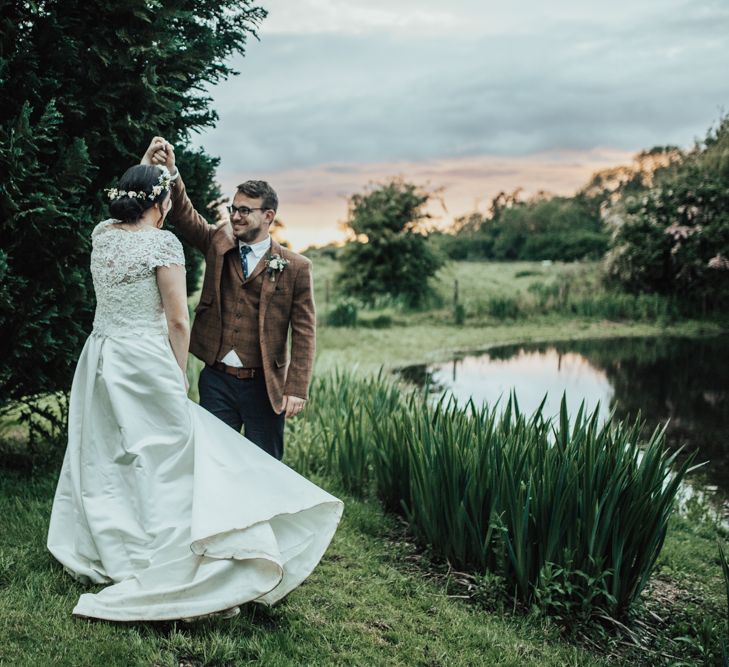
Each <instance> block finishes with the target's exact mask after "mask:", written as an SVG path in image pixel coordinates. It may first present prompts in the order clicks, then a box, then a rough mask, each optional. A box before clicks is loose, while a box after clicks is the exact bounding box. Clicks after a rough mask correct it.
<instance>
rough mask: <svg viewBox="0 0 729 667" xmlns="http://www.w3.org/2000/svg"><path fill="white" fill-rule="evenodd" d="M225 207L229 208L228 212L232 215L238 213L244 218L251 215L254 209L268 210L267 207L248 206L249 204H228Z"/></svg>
mask: <svg viewBox="0 0 729 667" xmlns="http://www.w3.org/2000/svg"><path fill="white" fill-rule="evenodd" d="M225 208H227V209H228V213H230V214H231V215H235V214H236V213H238V214H240V216H241V217H242V218H245V217H246V216H247V215H250V214H251V213H252V212H253V211H265V210H266V209H265V208H248V206H226V207H225Z"/></svg>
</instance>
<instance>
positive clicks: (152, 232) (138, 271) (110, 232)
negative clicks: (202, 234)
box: [91, 220, 185, 336]
mask: <svg viewBox="0 0 729 667" xmlns="http://www.w3.org/2000/svg"><path fill="white" fill-rule="evenodd" d="M116 222H117V221H116V220H104V221H103V222H100V223H99V224H98V225H96V227H95V228H94V231H93V232H92V234H91V243H92V247H91V275H92V277H93V279H94V290H95V291H96V314H95V316H94V333H96V334H101V335H106V336H113V335H137V334H166V333H167V321H166V319H165V316H164V311H163V309H162V298H161V297H160V293H159V289H158V287H157V276H156V272H155V269H156V268H157V267H158V266H170V265H171V264H181V265H182V266H184V265H185V255H184V254H183V251H182V244H181V243H180V242H179V241H178V240H177V237H176V236H175V235H174V234H173V233H172V232H168V231H166V230H160V229H154V228H145V229H141V230H139V231H128V230H126V229H123V228H120V227H117V226H116V225H115V224H114V223H116Z"/></svg>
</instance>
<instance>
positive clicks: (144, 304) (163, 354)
mask: <svg viewBox="0 0 729 667" xmlns="http://www.w3.org/2000/svg"><path fill="white" fill-rule="evenodd" d="M173 186H174V182H173V181H172V179H171V178H170V175H169V172H168V171H167V170H166V169H165V168H160V167H156V166H149V165H137V166H134V167H132V168H131V169H129V170H128V171H127V172H126V173H125V174H124V176H123V177H122V178H121V180H120V181H119V183H118V185H117V187H116V188H112V189H111V190H109V191H108V195H109V199H110V200H111V201H110V211H111V214H112V216H113V217H112V219H110V220H105V221H103V222H101V223H99V224H98V225H97V226H96V228H95V229H94V230H93V232H92V235H91V238H92V252H91V272H92V276H93V280H94V289H95V291H96V299H97V306H96V314H95V319H94V326H93V331H92V333H91V335H90V336H89V338H88V340H87V341H86V344H85V346H84V348H83V351H82V352H81V356H80V358H79V361H78V365H77V367H76V372H75V375H74V378H73V385H72V387H71V398H70V409H69V427H68V446H67V449H66V453H65V457H64V461H63V467H62V469H61V474H60V478H59V481H58V487H57V490H56V494H55V498H54V501H53V510H52V513H51V520H50V527H49V531H48V549H49V550H50V551H51V553H52V554H53V555H54V556H55V558H57V559H58V560H59V561H60V562H61V563H62V564H63V566H64V568H65V569H66V571H67V572H69V574H71V575H72V576H74V577H75V578H77V579H79V580H81V581H83V582H85V583H91V584H101V585H103V584H106V587H105V588H103V589H101V590H100V591H99V592H97V593H86V594H84V595H82V596H81V598H80V599H79V601H78V603H77V605H76V607H75V608H74V610H73V613H74V614H76V615H78V616H84V617H95V618H101V619H108V620H113V621H135V620H143V621H150V620H168V619H181V618H191V617H200V616H206V615H210V614H222V615H225V616H232V615H235V614H236V613H238V611H239V608H238V605H241V604H243V603H245V602H249V601H255V602H259V603H263V604H266V605H269V606H270V605H272V604H274V603H276V602H277V601H278V600H280V599H281V598H283V597H284V596H285V595H287V594H288V593H289V592H290V591H292V590H293V589H294V588H296V587H297V586H298V585H299V584H301V583H302V582H303V581H304V579H306V578H307V577H308V576H309V574H311V572H312V570H313V569H314V568H315V567H316V565H317V563H318V562H319V560H320V559H321V557H322V555H323V554H324V552H325V551H326V549H327V547H328V545H329V543H330V541H331V539H332V537H333V535H334V532H335V531H336V528H337V525H338V523H339V520H340V518H341V515H342V510H343V504H342V502H341V501H340V500H338V499H337V498H335V497H334V496H332V495H330V494H329V493H327V492H326V491H324V490H323V489H321V488H319V487H318V486H316V485H315V484H313V483H311V482H309V481H308V480H307V479H305V478H303V477H301V476H300V475H298V474H297V473H296V472H294V471H293V470H291V469H290V468H288V467H287V466H286V465H284V464H283V463H281V462H279V461H278V460H276V459H275V458H274V457H272V456H270V455H269V454H267V453H266V452H265V451H263V450H262V449H260V448H259V447H257V446H256V445H255V444H253V443H252V442H250V441H249V440H247V439H246V438H244V437H243V436H242V435H240V434H238V433H236V432H235V431H234V430H233V429H231V428H230V427H228V426H227V425H226V424H224V423H223V422H222V421H219V420H218V419H217V418H216V417H214V416H213V415H211V414H210V413H209V412H207V411H206V410H204V409H202V408H201V407H200V406H198V405H197V404H196V403H194V402H192V401H190V400H189V399H188V398H187V393H186V390H187V382H186V379H185V377H186V376H185V368H186V364H187V346H188V343H189V321H188V310H187V295H186V291H185V268H184V267H185V261H184V256H183V252H182V246H181V244H180V242H179V241H178V240H177V238H176V237H175V236H174V235H173V234H172V233H171V232H169V231H166V230H163V229H162V224H163V222H164V219H165V217H166V216H167V214H168V213H169V211H170V206H171V204H170V188H171V187H173Z"/></svg>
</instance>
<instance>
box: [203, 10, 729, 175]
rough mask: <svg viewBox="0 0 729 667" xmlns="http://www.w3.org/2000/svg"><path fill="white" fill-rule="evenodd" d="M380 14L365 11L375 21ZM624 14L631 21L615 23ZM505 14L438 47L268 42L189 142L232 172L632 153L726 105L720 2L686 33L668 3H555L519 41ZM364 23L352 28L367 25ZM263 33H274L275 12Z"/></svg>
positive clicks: (686, 131) (375, 37) (346, 37)
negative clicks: (212, 120) (612, 150)
mask: <svg viewBox="0 0 729 667" xmlns="http://www.w3.org/2000/svg"><path fill="white" fill-rule="evenodd" d="M305 4H306V3H305ZM405 4H406V5H407V6H409V5H413V3H405ZM484 4H486V3H484ZM632 4H633V5H635V4H638V3H632ZM468 5H469V3H468V2H466V3H461V4H458V3H456V4H454V5H452V6H451V8H450V9H449V11H450V12H452V13H454V15H456V14H455V12H456V11H457V10H458V9H459V7H461V8H462V7H463V6H468ZM362 6H364V5H359V4H357V3H342V2H326V3H316V2H309V3H308V4H306V8H308V9H305V10H304V9H296V10H292V12H293V13H292V14H291V15H290V16H288V18H287V21H288V23H286V24H285V25H286V26H288V27H286V30H289V29H291V30H293V27H294V25H295V24H296V20H295V19H296V16H297V12H298V11H305V13H306V12H311V16H310V19H311V20H313V19H314V18H316V16H317V14H316V12H315V11H314V10H315V9H317V10H318V11H319V12H320V14H318V16H320V17H322V16H323V17H326V16H329V14H330V13H331V11H333V9H332V8H334V9H337V11H338V10H339V9H341V10H342V11H344V15H343V16H344V17H345V18H342V17H340V19H341V21H343V22H344V23H345V24H347V23H348V21H349V18H352V17H353V16H354V15H355V14H356V12H359V11H360V9H361V8H362ZM388 6H393V5H392V3H389V5H387V4H386V3H376V4H375V5H373V8H371V11H372V12H375V14H374V15H376V16H380V13H379V12H385V13H386V11H390V10H387V9H386V8H387V7H388ZM413 6H414V5H413ZM429 6H430V4H429V3H424V4H423V5H422V7H423V8H424V9H422V11H424V12H427V11H428V7H429ZM621 6H622V7H623V9H625V11H626V14H622V15H620V16H619V17H618V18H616V16H615V15H616V14H620V11H619V10H620V7H621ZM297 7H298V5H297ZM302 7H303V5H302ZM397 7H398V8H400V4H398V5H397ZM508 7H509V9H508V12H510V13H509V14H508V16H507V15H506V14H505V12H507V9H505V8H502V9H501V10H500V11H501V13H502V15H501V16H498V20H497V21H496V25H494V23H493V22H492V21H487V19H488V17H489V12H487V11H486V10H478V11H477V10H474V12H475V14H474V17H472V19H473V22H474V23H476V24H478V21H479V20H481V19H483V20H484V21H485V22H486V23H485V25H486V28H485V29H484V31H482V32H478V31H477V30H476V28H474V27H472V28H471V29H470V30H469V31H466V32H465V33H460V32H459V31H458V30H454V29H452V26H451V24H450V23H447V22H446V24H445V27H443V29H442V33H439V34H432V33H431V32H428V31H425V32H423V31H420V30H419V29H418V26H419V25H421V24H419V23H418V22H417V20H416V22H415V25H414V27H412V29H411V30H409V31H404V30H402V31H400V29H399V28H398V29H397V30H396V29H395V27H397V25H399V23H397V22H395V23H392V24H390V25H391V26H395V27H393V29H392V30H387V31H379V32H378V31H376V30H373V31H362V32H360V33H352V32H346V30H345V28H346V25H343V26H339V24H337V26H339V27H337V26H333V27H332V26H330V25H329V24H328V23H327V22H326V21H324V23H323V24H322V25H323V26H324V28H326V30H325V31H324V32H323V33H316V34H312V33H310V32H307V30H308V29H307V28H306V26H305V25H303V24H302V32H301V34H296V33H294V32H290V33H288V32H285V31H284V30H283V28H280V29H279V32H276V30H272V32H271V34H265V33H263V34H262V41H261V43H253V44H250V45H249V48H248V55H247V57H246V58H245V60H241V61H240V62H238V63H236V66H237V68H238V69H240V70H241V72H242V75H241V76H240V77H234V78H232V79H230V80H229V81H227V82H224V83H222V84H220V85H219V86H217V87H215V88H214V89H213V90H212V94H213V97H214V106H215V108H216V109H217V110H218V112H219V114H220V122H219V124H218V127H217V128H216V129H214V130H210V131H207V132H205V133H204V134H203V135H202V136H201V137H200V138H199V143H201V144H203V145H205V147H206V148H207V149H208V150H209V151H210V152H212V153H214V154H217V155H220V156H221V157H222V160H223V163H224V165H226V166H228V167H243V166H244V165H248V164H255V165H257V166H258V167H259V168H261V169H283V168H287V167H302V166H307V165H318V164H323V163H336V162H352V161H353V162H372V161H379V160H386V161H390V160H420V159H428V158H431V157H439V156H442V157H458V156H467V155H476V154H480V153H495V154H504V155H507V154H516V155H524V154H528V153H531V152H535V151H543V150H553V149H568V148H573V149H589V148H593V147H595V146H604V145H610V146H614V147H616V148H620V149H626V150H638V149H640V148H644V147H645V148H647V147H650V146H652V145H656V144H666V143H675V144H681V145H686V144H687V143H691V142H692V141H693V139H694V138H695V137H697V136H700V135H701V134H703V133H704V131H705V130H706V128H707V127H708V126H709V125H710V124H711V123H712V122H713V121H714V120H716V118H717V117H718V115H719V113H720V109H721V106H722V105H723V104H725V103H726V101H727V99H729V78H727V77H726V75H725V73H726V71H729V49H727V48H725V47H726V41H727V40H726V35H727V34H729V11H728V10H727V9H726V8H724V7H723V6H721V5H719V4H717V3H713V2H705V3H698V4H694V6H693V7H691V8H690V10H687V11H686V12H685V20H682V19H681V13H680V12H682V11H683V10H684V5H683V4H682V3H678V2H675V1H674V2H673V3H671V2H670V0H666V3H665V4H661V5H659V4H658V3H653V2H648V3H639V6H638V7H632V5H631V3H628V2H625V1H622V2H621V5H620V6H619V7H618V8H617V9H611V10H610V12H607V10H605V9H600V10H596V9H594V8H591V5H587V6H583V5H582V4H578V3H566V4H565V3H561V4H559V5H558V6H557V7H556V8H555V9H554V12H553V13H552V14H550V15H549V16H547V15H543V10H540V11H536V10H535V13H536V15H537V16H538V17H543V20H544V24H543V25H542V27H541V30H539V31H538V30H537V29H536V28H537V26H536V19H535V17H534V16H532V15H531V14H529V13H528V12H526V13H525V15H524V17H523V21H524V30H523V31H522V32H509V29H508V26H509V25H510V22H511V23H513V22H514V20H515V17H518V16H519V12H518V10H515V9H514V8H513V6H512V5H509V6H508ZM535 7H536V5H535V3H526V9H529V8H532V9H534V8H535ZM551 7H553V5H550V8H551ZM659 7H660V8H661V9H660V11H659V9H658V8H659ZM347 8H348V9H347ZM330 10H331V11H330ZM698 10H702V11H698ZM272 11H273V12H274V13H275V7H274V9H273V10H272ZM347 11H348V12H349V14H348V13H347ZM392 11H393V12H394V11H395V10H394V9H393V10H392ZM397 11H398V12H402V11H403V10H402V9H401V8H400V9H398V10H397ZM352 12H354V14H353V13H352ZM347 16H349V18H346V17H347ZM382 16H385V14H382ZM456 16H457V18H458V17H459V20H461V21H462V22H466V19H468V18H469V17H468V15H467V14H465V13H463V14H461V15H456ZM370 18H371V20H370V22H369V23H368V22H367V21H364V23H363V24H362V25H361V26H360V27H362V26H370V27H372V25H371V24H372V21H375V19H374V18H372V17H370ZM507 18H508V19H509V20H507ZM340 19H338V20H340ZM377 20H380V19H377ZM383 20H384V19H383ZM271 21H272V26H273V27H275V25H276V24H275V22H274V18H273V14H272V19H271ZM499 21H501V23H499ZM421 23H422V22H421ZM502 23H503V24H504V25H502ZM327 26H329V27H327ZM497 27H499V30H497ZM330 28H331V29H330ZM335 28H336V29H335ZM489 31H491V33H489Z"/></svg>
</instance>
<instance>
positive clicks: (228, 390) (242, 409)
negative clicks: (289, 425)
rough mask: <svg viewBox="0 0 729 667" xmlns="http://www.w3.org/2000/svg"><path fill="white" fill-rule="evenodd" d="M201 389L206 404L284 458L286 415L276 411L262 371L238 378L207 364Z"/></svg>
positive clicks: (212, 411)
mask: <svg viewBox="0 0 729 667" xmlns="http://www.w3.org/2000/svg"><path fill="white" fill-rule="evenodd" d="M198 389H199V390H200V405H201V406H202V407H203V408H205V409H206V410H207V411H208V412H211V413H212V414H214V415H215V416H216V417H217V418H218V419H221V420H222V421H224V422H225V423H226V424H227V425H228V426H230V427H231V428H234V429H235V430H236V431H238V432H239V433H240V429H241V426H245V433H244V435H245V437H246V438H248V439H249V440H251V441H252V442H254V443H255V444H256V445H258V446H259V447H260V448H261V449H262V450H263V451H265V452H268V453H269V454H270V455H271V456H273V457H275V458H277V459H278V460H279V461H280V460H281V459H282V458H283V448H284V423H285V417H284V413H283V412H282V413H281V414H280V415H277V414H276V413H275V412H274V411H273V408H272V407H271V401H269V399H268V393H267V392H266V381H265V380H264V378H263V375H262V374H260V375H256V377H254V378H251V379H250V380H239V379H238V378H237V377H234V376H233V375H228V374H227V373H223V371H219V370H216V369H215V368H211V367H210V366H205V368H203V370H202V372H201V373H200V380H199V382H198Z"/></svg>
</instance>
